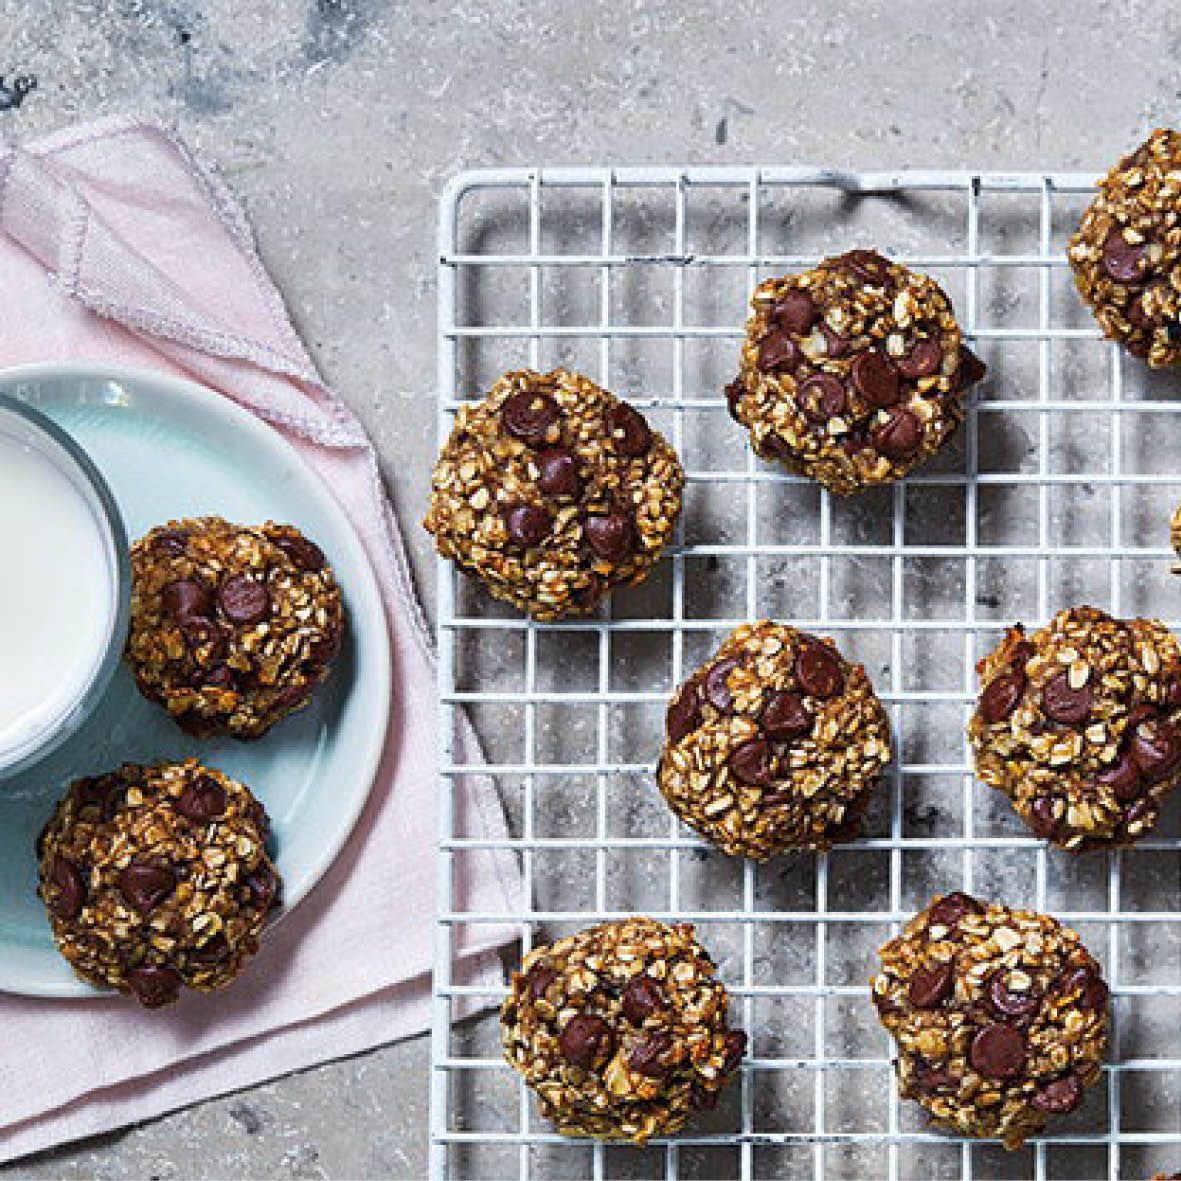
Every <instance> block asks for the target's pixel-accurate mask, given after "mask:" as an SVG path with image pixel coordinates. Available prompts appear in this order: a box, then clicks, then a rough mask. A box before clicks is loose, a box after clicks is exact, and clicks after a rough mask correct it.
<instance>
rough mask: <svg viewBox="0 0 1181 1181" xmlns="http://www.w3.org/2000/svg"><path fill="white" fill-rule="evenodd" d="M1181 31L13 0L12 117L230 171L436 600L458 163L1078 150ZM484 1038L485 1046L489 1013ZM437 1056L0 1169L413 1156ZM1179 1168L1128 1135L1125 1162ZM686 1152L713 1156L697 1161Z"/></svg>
mask: <svg viewBox="0 0 1181 1181" xmlns="http://www.w3.org/2000/svg"><path fill="white" fill-rule="evenodd" d="M1179 50H1181V10H1178V9H1177V8H1176V6H1175V5H1173V4H1172V3H1170V2H1169V0H1128V2H1126V3H1114V2H1110V3H1108V2H1094V0H1083V2H1079V0H1049V2H1045V3H1029V2H1028V0H1021V2H1012V3H1010V2H1004V3H999V2H998V3H991V2H988V0H979V2H968V0H965V2H957V0H950V2H948V3H945V4H942V5H932V4H930V3H928V2H927V0H893V2H891V3H885V2H881V3H877V2H866V0H850V2H847V3H843V4H841V3H831V2H829V3H819V2H817V0H799V2H797V3H793V4H786V3H775V4H771V3H754V2H751V0H732V2H727V3H702V2H680V0H659V2H652V3H648V2H644V0H635V2H632V3H627V4H624V3H594V2H593V0H589V2H588V0H577V2H575V0H550V2H549V3H545V4H525V3H469V2H466V0H456V2H453V3H429V2H424V0H414V2H410V3H385V2H382V0H205V2H199V0H0V72H3V73H4V74H6V75H8V77H9V79H10V81H11V79H12V77H13V76H15V75H22V74H29V75H33V76H35V77H36V80H37V85H36V88H35V89H34V90H32V91H30V92H28V93H27V94H25V95H24V99H23V102H21V103H20V105H19V106H18V105H16V103H15V101H13V99H12V96H11V92H4V91H0V132H3V133H4V134H6V135H13V136H32V135H35V134H37V133H39V132H44V131H49V130H51V129H53V128H56V127H58V126H61V125H63V124H65V123H68V122H70V121H72V120H75V119H83V118H89V117H93V116H96V115H100V114H107V113H116V112H125V111H129V110H135V111H141V112H145V113H149V114H154V115H158V116H160V117H163V118H165V119H168V120H173V121H175V122H176V123H177V125H178V126H179V128H180V130H181V131H182V133H183V134H184V135H185V136H186V137H187V138H188V140H189V142H190V144H191V145H192V146H193V147H194V148H195V149H196V150H197V151H198V152H199V153H201V154H202V155H203V157H204V158H205V159H206V160H208V161H210V162H211V163H214V164H216V165H217V166H218V167H219V168H220V170H221V171H222V173H223V174H224V176H225V177H226V178H227V179H228V181H229V183H230V184H231V185H232V187H233V188H234V190H235V191H236V192H237V193H238V194H239V195H240V197H241V198H242V200H243V201H244V202H245V204H246V206H247V209H248V211H249V213H250V215H251V218H252V220H253V223H254V226H255V228H256V231H257V234H258V238H259V241H260V244H261V248H262V252H263V255H264V257H265V259H266V261H267V263H268V265H269V266H270V268H271V269H272V272H273V273H274V275H275V276H276V278H277V280H278V281H279V284H280V286H281V288H282V289H283V291H284V292H285V294H286V296H287V299H288V302H289V305H290V307H291V310H292V312H293V314H294V316H295V318H296V321H297V323H298V324H299V326H300V328H301V329H302V330H303V332H304V333H305V334H306V338H307V340H308V341H309V343H310V345H311V347H312V349H313V352H314V353H315V355H316V357H317V359H318V361H319V362H320V364H321V366H322V368H323V370H324V372H325V374H326V375H327V377H328V378H329V380H331V381H332V382H333V383H335V384H336V385H337V387H338V388H339V389H340V390H341V392H342V393H343V395H344V396H345V398H346V399H347V400H348V401H349V402H350V404H351V405H353V406H354V407H355V409H356V410H357V411H358V413H359V414H360V415H361V416H362V418H363V419H364V420H365V422H366V423H367V424H368V426H369V427H370V429H371V430H372V432H373V434H374V436H375V437H376V439H377V440H378V443H379V446H380V449H381V453H382V457H383V463H384V470H385V474H386V476H387V479H388V481H389V485H390V488H391V491H392V493H393V496H394V499H395V501H396V504H397V507H398V509H399V512H400V514H401V517H402V521H403V523H404V526H405V528H406V532H407V534H408V537H409V543H410V548H411V553H412V557H413V560H414V566H415V570H416V572H417V574H418V577H419V580H420V586H421V589H422V592H423V595H424V597H425V598H426V599H427V600H428V603H429V601H430V598H431V586H430V564H429V551H428V547H427V545H426V544H425V540H424V538H423V536H422V534H421V532H420V531H419V530H418V529H417V526H416V520H417V519H418V518H419V517H420V516H421V512H422V508H423V501H424V489H425V488H426V486H427V474H428V470H429V465H430V463H431V459H432V443H433V432H434V404H433V396H434V389H433V382H434V373H435V364H434V338H433V329H434V301H433V295H434V259H433V252H434V219H435V201H436V198H437V196H438V193H439V190H440V188H441V186H442V184H443V183H444V181H445V180H446V178H447V177H448V176H449V175H451V174H452V173H454V172H455V171H457V170H459V169H462V168H466V167H472V166H478V165H493V164H506V163H513V164H517V163H521V164H534V163H595V162H614V163H627V162H643V161H653V162H680V161H691V162H744V163H745V162H774V163H786V162H793V161H814V162H823V163H831V164H836V165H844V166H849V167H853V168H874V167H882V166H891V167H894V166H915V167H920V166H924V165H932V166H961V165H967V164H969V163H971V164H973V165H976V166H983V167H990V166H996V167H1013V168H1021V167H1027V166H1039V165H1048V166H1054V167H1067V168H1090V167H1094V166H1097V165H1100V164H1103V163H1106V162H1107V161H1109V160H1111V159H1113V158H1114V157H1116V156H1117V155H1118V154H1119V153H1120V152H1121V151H1123V150H1124V149H1125V148H1126V147H1128V146H1129V145H1131V144H1132V143H1134V142H1135V141H1136V140H1137V139H1138V138H1139V137H1140V136H1141V135H1142V133H1143V132H1144V131H1146V130H1147V129H1148V128H1149V127H1151V126H1153V125H1155V124H1157V123H1160V122H1169V121H1174V122H1175V121H1176V111H1177V106H1178V102H1179V100H1181V52H1179ZM6 93H8V94H9V98H8V99H7V100H6V99H5V94H6ZM5 108H6V109H5ZM466 1036H468V1037H470V1038H471V1039H472V1040H473V1043H478V1044H488V1042H489V1040H490V1037H491V1028H490V1023H489V1022H488V1021H487V1020H484V1021H483V1022H480V1023H477V1024H476V1025H475V1026H474V1027H473V1028H472V1029H471V1030H470V1031H469V1033H468V1035H466ZM427 1060H428V1056H427V1048H426V1045H425V1042H424V1041H423V1039H415V1040H412V1041H409V1042H406V1043H404V1044H402V1045H398V1046H391V1047H386V1048H383V1049H377V1050H375V1051H374V1052H372V1053H371V1054H368V1055H365V1056H362V1057H360V1058H357V1059H353V1060H351V1061H347V1062H343V1063H338V1064H334V1065H330V1066H326V1067H322V1068H319V1069H315V1070H310V1071H306V1072H304V1073H302V1074H300V1075H298V1076H295V1077H292V1078H288V1079H283V1080H279V1081H276V1082H274V1083H271V1084H268V1085H266V1086H263V1087H259V1088H256V1089H254V1090H252V1091H250V1092H248V1093H244V1094H241V1095H237V1096H231V1097H228V1098H225V1099H219V1100H214V1101H212V1102H209V1103H205V1104H202V1105H200V1106H198V1107H196V1108H193V1109H190V1110H188V1111H184V1112H181V1113H178V1114H175V1115H172V1116H168V1117H166V1118H164V1119H161V1120H158V1121H155V1122H154V1123H152V1124H150V1125H146V1126H144V1127H141V1128H137V1129H135V1130H132V1131H129V1132H123V1133H114V1134H112V1135H111V1136H109V1137H107V1138H105V1139H104V1140H103V1141H101V1142H96V1143H91V1144H85V1145H78V1146H71V1147H67V1148H64V1149H61V1150H59V1151H56V1152H53V1153H51V1154H47V1155H44V1156H42V1157H40V1158H38V1159H36V1160H31V1161H26V1162H21V1163H18V1164H17V1165H14V1166H11V1167H10V1168H9V1169H7V1170H4V1171H3V1173H4V1175H6V1176H11V1177H17V1176H20V1177H30V1178H33V1177H37V1178H48V1177H59V1176H60V1177H104V1178H105V1177H110V1178H123V1177H161V1178H172V1177H177V1178H187V1177H266V1178H270V1177H276V1178H284V1177H333V1178H348V1177H417V1176H421V1175H423V1173H424V1170H425V1160H426V1157H425V1145H426V1087H425V1080H426V1066H427ZM991 1160H992V1158H989V1161H990V1162H991ZM1166 1163H1168V1162H1167V1160H1166V1158H1165V1157H1163V1156H1153V1155H1151V1154H1135V1153H1133V1154H1130V1155H1129V1156H1128V1157H1127V1158H1126V1167H1127V1169H1128V1170H1129V1171H1128V1172H1127V1175H1128V1176H1143V1175H1146V1174H1147V1173H1148V1172H1150V1171H1151V1167H1159V1168H1163V1167H1165V1165H1166ZM505 1167H508V1168H513V1167H515V1166H514V1163H513V1162H511V1161H510V1162H509V1163H508V1164H507V1166H505ZM695 1167H696V1168H697V1170H698V1171H699V1175H702V1176H708V1175H710V1172H709V1170H710V1168H711V1165H710V1162H709V1160H708V1159H705V1160H704V1161H702V1162H700V1163H699V1164H698V1165H696V1166H695ZM834 1167H836V1166H835V1165H834ZM866 1167H870V1168H872V1166H866ZM987 1167H989V1168H991V1167H993V1166H992V1164H991V1163H990V1164H989V1165H988V1166H987ZM995 1167H996V1169H997V1170H998V1173H997V1175H1010V1170H1011V1168H1012V1167H1013V1166H1012V1165H1009V1166H1005V1165H1003V1164H1000V1163H997V1164H996V1165H995ZM1172 1167H1178V1162H1177V1161H1176V1160H1174V1162H1173V1165H1172ZM856 1168H857V1165H856V1164H855V1163H850V1162H846V1164H845V1165H844V1166H843V1168H842V1173H841V1175H843V1176H855V1175H858V1174H857V1172H856V1171H855V1170H856ZM870 1175H872V1172H871V1173H870ZM929 1175H934V1174H929ZM977 1175H978V1176H981V1175H985V1174H981V1173H978V1174H977ZM990 1175H991V1174H990ZM1011 1175H1020V1174H1018V1173H1011Z"/></svg>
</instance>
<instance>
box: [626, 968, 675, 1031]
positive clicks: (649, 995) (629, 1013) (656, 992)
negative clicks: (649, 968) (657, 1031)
mask: <svg viewBox="0 0 1181 1181" xmlns="http://www.w3.org/2000/svg"><path fill="white" fill-rule="evenodd" d="M620 1007H621V1008H622V1009H623V1015H624V1016H625V1017H626V1018H627V1019H628V1020H629V1021H630V1022H631V1023H632V1024H633V1025H643V1024H644V1022H645V1021H647V1020H648V1018H649V1017H652V1016H653V1015H655V1014H656V1013H663V1012H664V1011H665V1009H667V1008H668V1002H667V1001H666V1000H665V997H664V989H663V988H661V986H660V985H659V983H658V982H657V981H655V980H653V979H652V977H651V976H635V977H633V978H632V979H631V980H629V981H628V982H627V984H626V986H625V987H624V990H623V996H622V998H621V999H620Z"/></svg>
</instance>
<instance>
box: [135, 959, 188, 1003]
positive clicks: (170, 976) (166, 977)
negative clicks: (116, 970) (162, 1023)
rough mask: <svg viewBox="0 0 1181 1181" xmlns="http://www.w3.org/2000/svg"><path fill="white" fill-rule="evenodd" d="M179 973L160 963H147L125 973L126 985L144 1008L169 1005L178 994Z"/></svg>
mask: <svg viewBox="0 0 1181 1181" xmlns="http://www.w3.org/2000/svg"><path fill="white" fill-rule="evenodd" d="M180 983H181V981H180V974H179V973H178V972H176V971H174V970H173V969H172V968H166V967H164V966H163V965H161V964H147V965H145V966H144V967H142V968H134V969H133V970H132V971H130V972H128V973H127V987H128V988H130V989H131V991H132V992H133V993H134V994H135V999H136V1000H137V1001H139V1003H140V1004H141V1005H143V1006H144V1008H145V1009H159V1008H160V1007H161V1006H163V1005H170V1004H172V1002H173V1001H174V1000H176V998H177V997H178V996H180Z"/></svg>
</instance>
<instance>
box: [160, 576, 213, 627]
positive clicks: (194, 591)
mask: <svg viewBox="0 0 1181 1181" xmlns="http://www.w3.org/2000/svg"><path fill="white" fill-rule="evenodd" d="M160 602H161V605H162V606H163V608H164V610H165V612H166V613H167V614H168V615H170V616H171V617H172V618H173V619H175V620H176V622H177V623H188V622H189V621H190V620H192V619H203V618H205V617H206V616H208V615H209V613H210V612H211V611H212V610H213V596H212V595H211V594H210V593H209V589H208V587H206V586H203V585H202V584H201V583H199V582H197V581H196V580H195V579H192V578H178V579H177V580H176V581H175V582H170V583H168V585H167V586H166V587H165V588H164V590H163V591H162V592H161V594H160Z"/></svg>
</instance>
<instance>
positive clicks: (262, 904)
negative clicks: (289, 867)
mask: <svg viewBox="0 0 1181 1181" xmlns="http://www.w3.org/2000/svg"><path fill="white" fill-rule="evenodd" d="M278 887H279V879H278V878H277V877H275V873H274V871H273V870H272V869H271V867H270V865H268V864H267V862H265V861H260V862H259V863H258V865H256V866H255V867H254V869H252V870H251V871H250V873H249V874H247V875H246V888H247V890H249V891H250V897H251V899H252V900H253V902H254V904H255V906H257V907H258V909H259V910H267V909H269V908H270V907H272V906H277V905H278V904H279V889H278Z"/></svg>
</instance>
